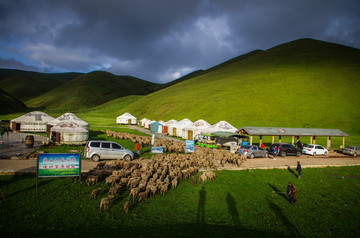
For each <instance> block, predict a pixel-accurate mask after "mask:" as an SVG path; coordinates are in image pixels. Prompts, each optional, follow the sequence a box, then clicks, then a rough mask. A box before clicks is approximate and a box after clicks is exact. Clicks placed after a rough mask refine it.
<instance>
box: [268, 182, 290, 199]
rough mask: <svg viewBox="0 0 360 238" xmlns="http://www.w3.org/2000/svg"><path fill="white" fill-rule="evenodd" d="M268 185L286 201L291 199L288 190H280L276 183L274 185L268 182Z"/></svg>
mask: <svg viewBox="0 0 360 238" xmlns="http://www.w3.org/2000/svg"><path fill="white" fill-rule="evenodd" d="M268 185H269V186H270V187H271V188H272V189H273V193H274V194H275V195H280V196H281V197H283V198H284V199H285V200H286V201H289V199H288V198H287V196H286V192H284V191H281V190H279V189H278V188H277V187H275V186H274V185H272V184H270V183H268Z"/></svg>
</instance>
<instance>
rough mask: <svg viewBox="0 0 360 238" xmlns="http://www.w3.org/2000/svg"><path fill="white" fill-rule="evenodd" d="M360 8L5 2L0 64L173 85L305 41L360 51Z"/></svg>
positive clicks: (188, 0) (207, 1)
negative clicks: (231, 62) (224, 64)
mask: <svg viewBox="0 0 360 238" xmlns="http://www.w3.org/2000/svg"><path fill="white" fill-rule="evenodd" d="M359 5H360V3H359V1H357V0H346V1H328V0H318V1H298V0H290V1H289V0H277V1H265V0H258V1H250V0H248V1H238V0H222V1H216V0H199V1H194V0H181V1H179V0H167V1H165V0H152V1H148V0H134V1H118V0H112V1H110V0H103V1H89V0H76V1H70V0H68V1H65V0H52V1H46V0H42V1H25V0H23V1H11V0H8V1H6V0H5V1H1V2H0V32H1V35H0V58H3V59H5V60H8V61H7V62H9V59H14V61H13V62H15V61H16V62H22V63H23V64H27V65H32V66H35V67H37V68H38V69H39V70H47V71H49V70H50V71H51V70H52V71H81V72H89V71H92V70H106V71H110V72H112V73H115V74H120V75H123V74H128V75H132V76H137V77H140V78H143V79H145V80H150V81H156V82H166V81H170V80H173V79H176V78H177V77H181V76H182V75H184V74H187V73H189V72H191V71H193V70H197V69H201V68H202V69H205V68H208V67H211V66H214V65H216V64H218V63H221V62H223V61H225V60H228V59H230V58H232V57H236V56H238V55H240V54H243V53H247V52H249V51H252V50H255V49H268V48H270V47H272V46H276V45H278V44H281V43H285V42H288V41H291V40H295V39H298V38H303V37H310V38H316V39H319V40H327V41H332V42H336V43H341V44H346V45H350V46H353V47H357V48H359V47H360V42H359V40H358V39H359V33H360V29H359V26H360V24H359V23H360V19H359V16H358V15H359V14H358V13H359V12H360V9H359ZM2 62H5V61H0V67H3V66H4V64H3V63H2ZM7 65H8V64H7ZM14 66H15V63H14ZM16 66H17V67H19V65H16Z"/></svg>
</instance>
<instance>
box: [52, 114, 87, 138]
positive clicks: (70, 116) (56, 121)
mask: <svg viewBox="0 0 360 238" xmlns="http://www.w3.org/2000/svg"><path fill="white" fill-rule="evenodd" d="M64 121H67V122H74V123H76V124H78V125H79V126H81V127H82V128H84V129H85V130H89V124H88V123H87V122H86V121H84V120H82V119H80V118H79V117H77V116H76V115H75V114H73V113H70V112H67V113H65V114H63V115H61V116H59V117H58V118H56V119H54V120H53V121H51V122H49V123H48V129H47V132H48V133H50V128H51V127H53V126H55V125H57V124H59V123H60V122H64Z"/></svg>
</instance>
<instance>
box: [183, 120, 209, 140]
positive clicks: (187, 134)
mask: <svg viewBox="0 0 360 238" xmlns="http://www.w3.org/2000/svg"><path fill="white" fill-rule="evenodd" d="M210 126H211V125H210V124H209V123H208V122H206V121H204V120H202V119H200V120H197V121H196V122H194V123H192V124H191V125H189V126H187V127H184V128H183V129H182V130H183V136H182V138H183V139H187V140H193V139H194V137H195V136H196V135H197V134H200V133H202V132H203V131H204V130H206V129H208V128H209V127H210Z"/></svg>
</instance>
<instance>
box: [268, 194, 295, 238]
mask: <svg viewBox="0 0 360 238" xmlns="http://www.w3.org/2000/svg"><path fill="white" fill-rule="evenodd" d="M267 202H268V204H269V207H270V208H271V210H273V211H274V213H275V214H276V216H277V217H278V218H279V219H280V220H281V222H282V223H283V224H284V225H285V226H286V229H287V230H288V231H289V232H290V233H291V236H295V237H301V235H300V233H299V231H298V230H297V229H296V227H295V226H294V225H293V224H292V223H291V222H290V221H289V219H288V218H287V217H286V216H285V215H284V213H283V212H282V210H281V208H280V207H279V206H278V205H276V204H275V203H273V202H271V201H270V200H269V199H267Z"/></svg>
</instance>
